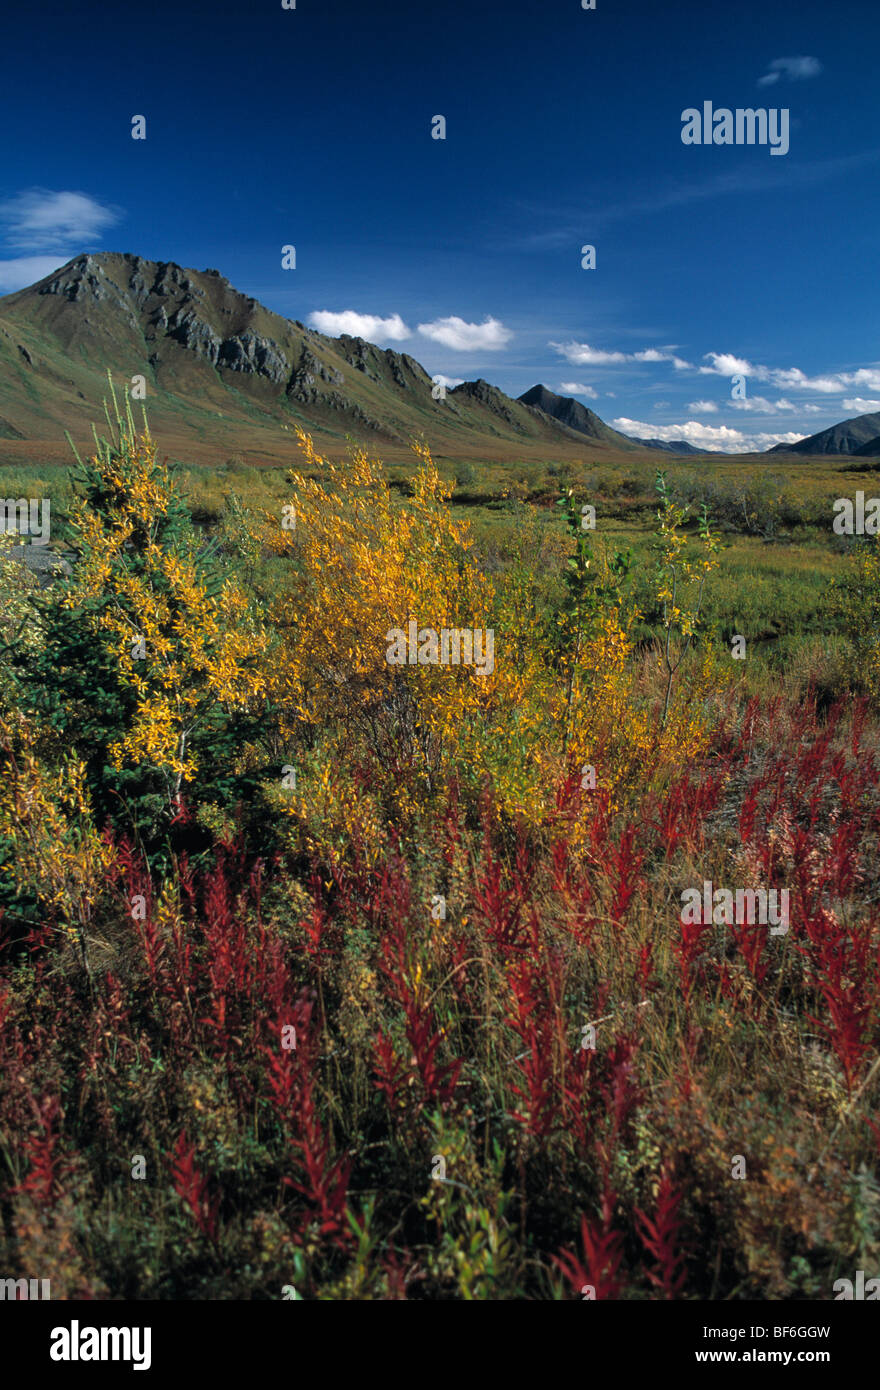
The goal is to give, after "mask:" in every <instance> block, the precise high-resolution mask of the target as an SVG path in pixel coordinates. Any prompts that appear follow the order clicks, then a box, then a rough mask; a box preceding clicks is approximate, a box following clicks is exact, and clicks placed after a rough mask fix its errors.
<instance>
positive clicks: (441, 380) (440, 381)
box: [431, 372, 464, 391]
mask: <svg viewBox="0 0 880 1390" xmlns="http://www.w3.org/2000/svg"><path fill="white" fill-rule="evenodd" d="M431 380H432V381H433V382H435V383H436V385H437V386H445V387H446V389H447V391H451V390H452V388H453V386H463V385H464V377H463V376H444V375H443V373H442V372H435V373H434V375H433V376H432V377H431Z"/></svg>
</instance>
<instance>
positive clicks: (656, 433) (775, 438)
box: [611, 416, 804, 454]
mask: <svg viewBox="0 0 880 1390" xmlns="http://www.w3.org/2000/svg"><path fill="white" fill-rule="evenodd" d="M611 423H612V424H613V426H614V428H615V429H616V430H620V431H621V433H622V434H631V435H634V436H635V437H636V438H637V439H664V440H667V441H669V440H673V439H684V440H686V441H687V443H688V444H693V445H694V447H695V448H700V447H701V446H702V447H703V448H706V449H719V450H721V452H723V453H725V454H748V453H754V452H756V451H757V450H759V449H767V448H769V447H770V445H771V444H794V443H795V442H796V441H797V440H798V439H803V437H804V436H803V435H802V434H744V433H743V432H742V430H735V429H732V428H731V427H730V426H729V425H703V424H701V423H700V421H699V420H687V421H685V423H684V424H681V425H652V424H648V423H647V422H646V421H644V420H629V419H627V418H626V416H623V417H622V418H621V419H618V420H612V422H611Z"/></svg>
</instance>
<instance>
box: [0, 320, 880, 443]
mask: <svg viewBox="0 0 880 1390" xmlns="http://www.w3.org/2000/svg"><path fill="white" fill-rule="evenodd" d="M0 303H2V301H0ZM878 435H880V413H878V414H874V415H854V416H853V417H852V419H851V420H841V422H840V424H839V425H832V426H831V427H830V429H827V430H820V432H819V433H818V434H811V435H809V436H808V438H807V439H799V440H798V442H797V443H796V444H774V445H773V447H772V449H768V450H767V452H768V453H769V454H855V453H858V452H859V450H860V448H861V446H862V445H863V444H870V443H871V442H872V440H875V439H876V438H877V436H878Z"/></svg>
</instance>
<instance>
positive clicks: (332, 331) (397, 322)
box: [309, 309, 412, 343]
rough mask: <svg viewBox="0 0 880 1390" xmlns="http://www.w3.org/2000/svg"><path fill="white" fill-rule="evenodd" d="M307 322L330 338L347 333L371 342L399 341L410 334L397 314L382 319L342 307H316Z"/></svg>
mask: <svg viewBox="0 0 880 1390" xmlns="http://www.w3.org/2000/svg"><path fill="white" fill-rule="evenodd" d="M309 323H310V325H311V327H312V328H317V330H318V332H319V333H326V334H327V335H328V337H330V338H339V337H341V335H342V334H343V333H347V334H348V335H349V337H351V338H366V339H367V340H368V341H369V342H371V343H379V342H383V341H384V340H386V339H387V340H390V341H392V342H395V343H399V342H401V341H402V340H403V339H404V338H409V337H411V336H412V335H411V333H410V331H409V329H408V328H407V326H406V324H405V323H404V321H403V319H402V318H401V317H400V315H399V314H389V316H388V318H386V319H383V318H379V316H378V315H377V314H358V313H356V312H355V310H354V309H343V310H341V311H340V312H339V313H335V312H333V311H332V310H330V309H316V310H315V312H314V313H313V314H309Z"/></svg>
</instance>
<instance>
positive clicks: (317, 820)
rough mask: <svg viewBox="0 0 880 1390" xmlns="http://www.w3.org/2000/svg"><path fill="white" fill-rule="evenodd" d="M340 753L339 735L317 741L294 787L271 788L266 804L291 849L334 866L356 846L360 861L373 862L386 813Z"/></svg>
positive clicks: (384, 846)
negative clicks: (316, 748)
mask: <svg viewBox="0 0 880 1390" xmlns="http://www.w3.org/2000/svg"><path fill="white" fill-rule="evenodd" d="M345 752H346V749H345V741H344V738H342V737H339V738H337V739H335V740H333V739H328V740H326V741H323V742H322V745H321V748H320V750H319V751H316V752H315V753H314V754H312V755H311V756H310V758H309V760H308V764H307V766H305V767H301V768H299V769H298V771H297V779H296V786H295V787H284V786H281V787H277V786H276V787H275V788H274V789H273V790H272V791H271V793H270V797H271V804H272V807H273V810H274V811H276V812H277V813H278V814H279V815H280V816H282V817H284V818H285V820H286V822H287V827H288V831H287V834H288V842H289V844H290V847H291V848H292V849H294V850H300V851H306V852H307V853H309V854H313V855H315V856H316V857H317V858H318V859H319V860H321V861H322V862H323V863H325V864H327V865H334V864H337V863H340V862H342V861H344V860H345V858H346V857H347V855H348V852H349V849H350V847H351V846H352V845H356V846H357V847H358V850H359V853H360V855H361V856H362V860H363V862H364V863H365V864H367V865H369V866H370V867H373V866H375V865H376V864H379V863H382V862H383V861H384V859H385V858H386V856H387V854H388V849H389V842H388V834H387V829H386V818H385V816H384V815H383V813H382V807H381V806H380V804H379V800H378V798H377V796H376V795H375V794H374V792H373V791H372V790H371V789H370V788H369V787H367V786H364V785H363V781H362V779H357V778H355V777H354V776H353V775H352V773H351V770H350V768H349V766H348V764H347V761H346V758H345ZM398 809H400V808H399V807H398ZM405 809H406V808H405V807H404V810H405Z"/></svg>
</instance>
